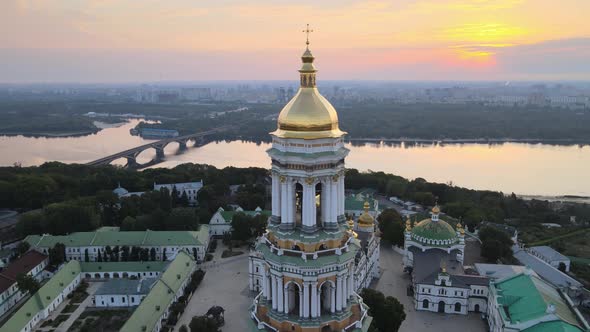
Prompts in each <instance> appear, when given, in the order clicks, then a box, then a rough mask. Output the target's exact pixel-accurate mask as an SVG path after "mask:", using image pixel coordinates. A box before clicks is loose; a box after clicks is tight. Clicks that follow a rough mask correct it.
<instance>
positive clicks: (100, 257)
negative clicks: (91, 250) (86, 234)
mask: <svg viewBox="0 0 590 332" xmlns="http://www.w3.org/2000/svg"><path fill="white" fill-rule="evenodd" d="M96 261H97V262H102V252H101V251H100V249H98V255H96Z"/></svg>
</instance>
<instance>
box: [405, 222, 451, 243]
mask: <svg viewBox="0 0 590 332" xmlns="http://www.w3.org/2000/svg"><path fill="white" fill-rule="evenodd" d="M412 235H413V236H421V237H423V238H426V239H431V240H453V239H455V238H456V237H457V233H456V232H455V229H454V228H453V226H451V225H449V223H447V222H446V221H443V220H440V219H439V220H438V221H433V220H432V219H430V218H428V219H424V220H422V221H421V222H419V223H418V224H416V226H414V228H412Z"/></svg>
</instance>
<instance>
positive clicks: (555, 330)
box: [522, 320, 582, 332]
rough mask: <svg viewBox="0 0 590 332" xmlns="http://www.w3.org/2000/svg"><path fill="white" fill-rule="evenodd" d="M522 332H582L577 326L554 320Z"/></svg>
mask: <svg viewBox="0 0 590 332" xmlns="http://www.w3.org/2000/svg"><path fill="white" fill-rule="evenodd" d="M522 332H582V330H581V329H579V328H578V327H577V326H574V325H571V324H568V323H566V322H562V321H560V320H555V321H552V322H545V323H540V324H537V325H535V326H532V327H529V328H528V329H524V330H522Z"/></svg>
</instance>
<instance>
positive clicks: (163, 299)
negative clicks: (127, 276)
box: [121, 251, 196, 332]
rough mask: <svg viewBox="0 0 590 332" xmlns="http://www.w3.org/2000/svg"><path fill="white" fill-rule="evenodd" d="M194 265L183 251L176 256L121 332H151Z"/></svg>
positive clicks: (189, 256)
mask: <svg viewBox="0 0 590 332" xmlns="http://www.w3.org/2000/svg"><path fill="white" fill-rule="evenodd" d="M195 267H196V263H195V261H194V260H193V258H192V256H191V255H189V254H187V253H186V252H184V251H181V252H179V253H178V255H176V258H175V259H174V260H173V261H172V262H171V263H170V266H169V267H168V269H166V271H165V272H164V273H162V276H161V277H160V279H158V281H156V283H155V284H154V285H153V286H152V289H151V291H150V292H149V294H148V295H147V296H146V297H145V298H144V299H143V301H141V304H140V305H139V306H138V307H137V309H135V311H134V312H133V315H131V317H129V319H128V320H127V322H126V323H125V325H123V327H122V328H121V331H126V332H127V331H128V332H143V331H152V330H153V329H154V326H156V324H157V323H158V321H159V320H160V317H161V316H162V314H164V311H165V310H166V309H167V308H168V306H169V305H170V304H171V303H172V301H173V300H174V296H175V295H176V293H177V292H178V290H179V289H180V286H181V285H182V283H183V282H184V281H185V280H186V279H187V278H189V277H190V276H191V273H192V271H193V270H194V269H195Z"/></svg>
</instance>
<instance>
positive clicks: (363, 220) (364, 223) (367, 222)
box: [358, 202, 375, 227]
mask: <svg viewBox="0 0 590 332" xmlns="http://www.w3.org/2000/svg"><path fill="white" fill-rule="evenodd" d="M369 207H370V204H369V202H365V205H364V209H365V211H364V212H363V213H362V214H361V215H360V217H359V221H358V222H359V226H361V227H371V226H373V224H374V222H375V219H374V218H373V216H371V215H370V214H369Z"/></svg>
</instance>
